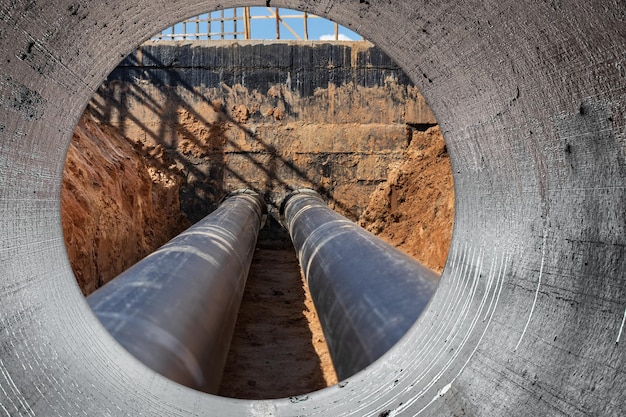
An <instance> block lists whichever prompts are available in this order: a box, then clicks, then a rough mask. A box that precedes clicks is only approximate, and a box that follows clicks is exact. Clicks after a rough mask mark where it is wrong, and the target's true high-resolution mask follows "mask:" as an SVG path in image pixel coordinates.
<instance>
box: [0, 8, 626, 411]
mask: <svg viewBox="0 0 626 417" xmlns="http://www.w3.org/2000/svg"><path fill="white" fill-rule="evenodd" d="M200 3H201V4H200ZM231 4H232V5H234V4H235V3H231V2H227V3H226V4H224V3H223V2H222V3H219V4H218V2H217V1H213V0H208V1H205V2H196V1H188V2H177V3H176V4H171V3H168V2H161V1H152V2H151V1H139V2H137V3H135V4H130V5H129V4H127V3H123V2H121V1H119V0H114V1H110V2H108V4H107V5H106V8H105V6H104V5H102V4H100V3H95V2H91V3H81V4H80V5H78V4H72V5H66V3H65V2H61V3H59V2H55V3H54V4H52V3H45V4H39V3H34V2H31V3H28V4H23V3H19V4H18V3H13V4H12V5H9V4H7V3H5V4H3V5H2V6H1V8H0V11H2V13H1V14H0V16H2V20H3V24H6V25H7V26H8V27H10V26H11V25H13V26H14V27H17V28H20V30H6V31H3V33H2V34H1V36H0V41H1V43H0V46H1V48H2V50H3V52H4V57H5V63H4V64H3V67H2V70H3V72H4V78H3V82H2V83H0V89H1V91H2V95H1V97H2V100H1V101H0V103H1V104H2V106H3V107H4V109H5V110H6V111H5V112H4V114H3V115H2V116H0V119H1V121H2V126H3V128H2V129H1V130H2V132H1V133H2V137H3V144H6V145H7V146H6V147H2V148H0V161H1V163H0V167H9V169H7V170H5V171H4V172H3V180H2V181H3V184H4V186H3V188H2V191H3V200H2V203H0V204H1V205H0V212H1V213H2V214H3V215H4V220H3V222H2V223H0V224H1V227H2V232H3V233H1V234H0V235H1V236H3V239H4V241H3V242H4V243H3V250H2V252H0V263H1V264H2V266H3V271H4V272H3V274H4V277H5V279H4V280H3V282H2V284H1V287H0V288H1V290H2V295H3V303H2V304H3V305H2V307H1V308H0V318H1V321H0V323H2V327H1V330H0V331H1V332H2V334H3V337H2V339H0V347H1V351H2V357H1V359H0V370H1V371H2V376H3V377H2V378H0V386H1V387H2V388H3V389H2V390H0V400H2V401H0V405H1V407H0V408H1V409H2V410H3V412H5V414H7V415H9V416H11V415H20V414H23V415H37V414H39V415H46V414H53V413H59V414H61V413H62V414H65V415H70V414H77V413H86V414H88V415H90V414H91V415H110V416H113V415H206V414H208V413H212V414H214V415H250V416H261V415H276V416H287V415H332V416H342V415H343V416H347V415H356V416H361V415H377V416H379V417H380V416H382V417H384V416H391V415H407V416H408V415H418V414H420V415H453V414H460V413H461V412H465V411H467V413H469V414H473V415H492V416H495V415H503V414H509V415H519V416H523V415H536V414H538V413H542V412H545V413H547V414H553V415H562V414H585V413H587V412H588V413H601V414H606V415H618V412H619V411H620V408H621V407H622V405H623V404H624V403H625V402H626V398H625V395H626V394H624V390H623V387H624V385H625V383H624V377H623V375H625V374H626V372H624V369H625V367H626V365H625V363H624V359H623V358H624V355H623V351H620V350H619V349H623V346H624V343H623V341H622V344H621V345H620V344H619V341H620V340H619V339H620V336H621V334H622V332H621V330H622V329H623V323H624V320H623V317H624V316H625V315H624V307H625V306H624V303H623V299H624V298H623V297H622V295H624V285H623V283H620V281H619V277H620V276H621V275H620V274H621V273H622V271H623V270H624V268H625V266H624V265H623V263H624V259H625V258H626V256H625V254H624V249H623V248H624V247H625V245H624V242H623V235H624V227H623V225H621V224H620V222H621V220H623V211H621V212H620V211H619V210H622V209H623V204H622V203H623V198H624V188H623V186H621V185H620V184H623V180H624V178H625V176H626V175H625V174H624V167H623V159H619V158H623V155H622V153H623V152H622V153H620V152H621V150H622V147H621V144H622V142H620V137H621V136H619V135H620V133H619V132H620V129H623V128H624V126H625V125H626V122H625V121H624V119H623V116H620V112H619V111H618V110H619V109H622V107H620V103H623V102H624V101H625V100H626V97H625V96H624V93H623V88H620V84H619V82H620V80H621V79H622V78H623V77H624V75H623V66H620V65H621V64H620V60H619V56H623V54H624V53H626V47H625V45H626V33H625V31H626V29H624V28H625V27H626V25H624V24H623V22H624V21H625V20H626V17H625V16H626V10H625V9H624V6H623V5H620V4H618V3H610V2H609V1H608V0H607V1H602V0H601V1H597V2H590V3H585V4H576V5H573V6H569V5H565V6H563V5H560V4H556V3H554V4H536V3H535V4H532V7H529V6H530V3H529V4H525V3H522V2H519V1H517V0H516V1H513V0H510V1H507V0H505V1H504V2H500V3H499V4H498V5H497V7H496V6H495V5H490V4H484V3H479V2H477V3H476V4H474V3H473V2H471V1H461V0H460V1H459V2H456V3H450V2H448V3H445V4H432V3H427V2H424V3H423V4H420V5H419V6H420V7H416V5H415V3H414V2H412V1H408V0H407V1H398V2H396V3H394V4H393V5H392V6H389V5H388V4H387V3H385V4H383V3H382V2H376V1H373V0H372V1H360V2H356V1H354V2H326V3H323V4H322V3H321V2H313V1H304V2H298V1H295V0H283V1H273V2H272V6H284V7H289V8H305V9H306V10H307V11H309V12H310V13H313V14H317V15H321V16H327V17H329V18H331V19H333V20H335V21H338V22H339V23H342V24H346V25H347V26H348V27H351V28H354V29H356V30H357V31H359V32H360V33H361V34H362V35H364V36H366V37H367V38H368V39H371V40H372V41H373V42H375V43H376V44H377V45H378V46H379V47H381V48H382V49H383V50H384V51H386V52H387V53H388V54H389V55H390V56H391V57H392V58H394V59H395V60H396V61H397V62H398V63H399V64H400V66H401V67H403V68H404V69H405V71H406V72H407V74H408V75H409V76H410V77H411V78H412V79H413V80H414V82H415V83H416V84H417V85H418V86H419V87H420V88H421V90H422V92H423V94H424V96H425V97H426V98H427V99H428V100H429V102H430V104H431V107H432V108H433V110H434V112H435V114H436V116H437V118H438V120H439V122H440V124H441V125H442V126H443V130H444V134H445V135H446V141H447V144H448V149H449V150H450V154H451V157H452V158H451V159H452V164H453V170H454V175H455V176H454V180H455V191H456V193H455V194H456V203H455V204H456V205H457V208H458V211H457V214H456V218H455V230H454V235H453V243H452V248H451V252H450V255H449V257H448V263H447V266H446V269H445V271H444V276H443V278H442V281H441V284H440V287H439V290H438V291H437V293H436V294H435V297H434V298H433V300H431V306H430V307H429V308H428V310H427V311H426V314H425V315H423V317H421V318H420V319H419V321H418V322H417V323H416V324H415V325H414V327H413V329H412V330H411V331H410V332H409V334H407V335H406V336H405V338H404V339H403V340H402V341H401V342H400V343H399V344H397V345H396V346H395V347H394V348H393V349H392V350H391V351H389V352H388V353H387V354H386V355H385V356H384V357H383V358H381V360H379V361H377V362H376V363H375V364H374V365H372V366H371V367H370V368H368V369H366V370H364V371H363V372H361V373H359V374H357V375H355V376H354V377H352V378H350V379H349V380H347V381H342V382H340V383H339V384H338V385H336V386H333V387H330V388H327V389H324V390H321V391H317V392H313V393H309V394H305V395H302V396H298V397H292V398H287V399H278V400H266V401H243V400H236V399H228V398H222V397H215V396H210V395H203V394H199V393H197V392H195V391H192V390H189V389H185V388H184V387H181V386H178V385H176V384H175V383H172V382H171V381H167V380H165V379H164V378H160V377H158V376H157V375H156V374H154V373H153V372H151V371H149V370H147V369H146V368H144V367H142V365H140V364H139V363H138V362H136V361H134V360H133V358H132V357H131V356H130V355H129V354H127V353H126V352H125V351H123V350H122V349H121V348H120V347H119V346H117V345H115V343H114V342H113V340H112V339H111V337H110V336H108V334H107V333H106V332H105V331H104V329H102V328H101V327H99V326H98V324H97V319H96V318H95V317H93V316H92V315H91V313H90V312H89V308H88V307H87V305H86V303H85V302H84V299H83V298H82V295H81V294H80V292H79V290H78V288H77V286H76V283H75V280H74V279H73V277H72V273H71V268H70V267H69V263H68V260H67V256H66V253H65V248H64V245H63V239H62V232H61V227H60V208H59V204H58V201H59V193H60V178H61V171H62V170H61V167H62V163H63V160H64V158H63V157H64V156H65V149H66V147H67V144H68V143H69V139H70V135H71V130H72V129H73V128H74V126H75V125H76V123H77V121H78V118H79V115H80V112H81V111H82V110H83V109H84V106H85V104H86V103H87V100H88V99H89V98H90V97H91V94H92V93H93V92H94V91H95V89H96V88H97V86H98V85H99V84H100V82H101V81H102V80H103V79H104V78H105V77H106V75H107V74H108V73H109V72H110V71H111V70H112V69H113V68H114V66H115V65H116V64H117V63H118V62H119V61H120V60H121V59H122V58H123V57H124V56H125V54H127V53H129V52H131V49H132V48H133V47H135V46H137V45H138V44H139V43H140V42H141V41H142V40H144V39H147V38H148V36H150V35H151V33H153V32H154V29H153V28H154V26H155V22H157V23H156V24H157V26H159V28H164V27H167V26H169V25H171V24H173V23H175V22H177V21H180V20H182V19H183V18H185V17H187V16H191V15H194V14H197V13H200V12H204V11H206V10H207V9H217V8H218V6H225V7H227V6H230V5H231ZM241 4H246V5H262V4H261V3H260V2H250V1H244V2H241V3H237V5H241ZM67 39H73V42H71V43H70V44H68V42H67ZM466 42H467V43H466ZM591 45H593V47H591ZM91 48H93V49H95V50H96V51H99V52H101V54H100V55H99V56H97V57H95V58H93V57H92V53H91V51H89V49H91ZM559 48H560V49H559ZM444 59H445V60H446V61H445V62H444ZM94 63H95V64H94ZM468 68H469V70H470V71H469V73H470V74H471V75H472V77H471V80H470V81H468V83H467V84H463V83H462V82H461V80H466V77H467V75H464V74H465V73H466V70H467V69H468ZM578 68H586V69H587V70H588V72H585V73H584V74H582V75H581V74H580V72H576V69H578ZM586 75H590V76H589V77H587V78H586V77H585V76H586ZM457 77H458V78H457ZM530 78H532V80H530ZM534 80H537V83H536V84H535V83H534ZM547 89H551V91H554V94H548V95H546V94H544V93H543V91H538V90H547ZM475 109H483V111H484V113H481V114H478V113H473V112H474V110H475ZM622 110H623V109H622ZM622 114H623V112H622ZM573 139H577V141H576V142H574V143H572V144H570V142H567V141H568V140H570V141H572V140H573ZM591 139H593V141H592V140H591ZM594 143H595V144H596V145H594ZM566 145H569V147H568V146H566ZM481 146H482V147H481ZM564 149H565V150H566V151H565V152H563V150H564ZM567 149H569V152H567ZM589 155H592V156H594V158H590V156H589ZM590 159H593V160H592V161H591V162H590ZM597 161H602V162H603V164H602V167H604V170H602V169H601V168H598V167H597V165H595V164H594V163H595V162H597ZM507 164H508V165H507ZM620 164H621V165H620ZM612 181H613V182H612ZM464 187H467V189H468V190H469V191H466V190H464ZM33 190H34V191H33ZM609 191H610V192H609ZM485 208H488V209H489V210H490V211H489V212H488V213H482V212H480V210H485ZM620 213H622V214H620ZM594 216H595V217H594ZM594 218H599V220H593V219H594ZM574 222H577V224H576V225H575V226H573V225H572V223H574ZM579 224H582V225H583V226H579ZM577 232H578V233H579V234H578V235H577V234H576V233H577ZM577 236H578V238H576V237H577ZM593 238H595V242H596V243H595V244H593V243H589V242H593V240H592V239H593ZM567 239H570V240H567ZM585 239H587V240H585ZM486 242H487V243H486ZM585 242H587V243H585ZM568 245H569V246H568ZM594 245H595V246H594ZM620 245H622V246H620ZM620 247H621V249H620ZM568 248H569V249H568ZM570 255H576V256H577V257H574V259H570V257H569V256H570ZM577 269H578V270H577ZM594 271H596V272H594ZM583 275H585V277H589V279H591V280H592V282H593V283H594V284H595V285H593V286H591V287H592V288H590V289H588V288H587V287H586V286H585V285H583V284H584V282H585V281H584V280H583ZM566 278H568V279H569V281H567V282H570V283H571V284H568V285H570V287H567V288H566V289H567V291H568V292H567V294H565V295H567V296H569V298H568V297H563V294H561V296H560V297H561V298H557V296H558V291H557V290H558V285H557V284H559V283H560V282H561V281H559V279H563V280H565V279H566ZM573 286H576V288H572V287H573ZM42 287H43V288H45V291H41V288H42ZM570 290H571V292H569V291H570ZM542 291H543V292H542ZM564 291H565V290H564ZM619 297H622V298H621V300H622V301H620V298H619ZM533 300H534V301H533ZM568 300H570V301H568ZM593 303H597V304H598V305H599V306H600V307H603V308H604V309H605V313H602V314H604V316H601V315H600V314H601V311H602V308H599V309H592V308H590V306H593V305H594V304H593ZM570 304H571V306H570ZM550 323H553V324H552V325H549V324H550ZM599 323H602V325H599ZM620 323H621V324H622V328H620ZM577 326H578V327H577ZM577 329H578V330H579V332H576V330H577ZM618 331H619V333H618ZM418 333H421V335H420V334H418ZM424 335H426V336H425V337H424ZM616 338H617V340H616ZM568 350H569V353H568ZM620 352H621V353H620ZM611 370H612V371H611ZM606 376H609V377H610V378H607V379H606V380H605V379H604V377H606ZM609 379H610V380H612V381H614V382H613V384H612V385H610V386H609V385H607V383H606V381H607V380H609ZM558 381H561V382H563V381H565V382H566V383H567V384H566V385H564V386H566V387H569V388H571V390H570V391H566V390H564V388H559V387H561V386H563V384H561V385H558V384H557V382H558ZM520 387H521V388H520ZM591 388H593V389H591ZM596 388H597V389H596ZM551 389H553V390H552V391H551ZM573 391H576V392H578V393H579V394H573ZM544 395H545V396H544ZM70 399H71V400H70Z"/></svg>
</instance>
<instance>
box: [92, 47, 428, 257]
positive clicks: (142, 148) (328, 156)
mask: <svg viewBox="0 0 626 417" xmlns="http://www.w3.org/2000/svg"><path fill="white" fill-rule="evenodd" d="M89 110H90V111H91V112H92V113H93V114H95V115H96V117H97V118H98V119H99V120H100V121H101V122H103V123H106V124H110V125H112V126H115V127H116V128H117V129H118V130H119V131H120V132H121V133H122V134H123V135H124V136H126V137H127V138H129V139H130V140H131V142H133V143H134V145H135V147H136V149H137V150H138V151H139V152H140V153H142V154H143V156H144V157H145V159H146V160H147V161H148V163H149V164H151V165H152V166H154V167H155V168H156V169H158V170H161V171H163V172H166V173H167V174H168V175H176V176H179V177H181V178H182V181H181V183H182V186H181V189H180V201H181V208H182V210H183V211H184V212H185V214H186V215H187V216H188V218H189V219H190V220H191V221H192V222H195V221H197V220H199V219H200V218H202V217H204V216H205V215H206V214H207V213H209V212H211V211H212V210H214V209H215V208H216V207H217V205H218V204H219V201H220V200H221V199H222V198H223V197H224V196H225V195H226V194H227V193H228V192H230V191H232V190H233V189H236V188H250V189H253V190H255V191H257V192H260V193H262V194H263V195H264V197H265V198H266V200H267V201H268V202H269V211H270V216H269V221H268V225H267V226H266V228H265V230H264V231H263V232H262V236H261V240H262V241H264V242H265V243H266V244H270V245H280V243H279V242H283V243H284V242H288V238H287V236H286V234H285V232H284V231H283V229H282V228H281V227H280V225H279V223H278V206H279V205H280V202H281V201H282V199H283V198H284V196H285V195H286V194H287V193H289V192H290V191H291V189H292V188H293V187H310V188H314V189H316V190H318V191H319V192H320V193H321V194H322V195H323V196H324V197H325V198H326V199H327V201H329V204H330V205H331V207H333V208H334V209H336V210H337V211H339V212H341V213H342V214H344V215H346V216H347V217H349V218H351V219H353V220H357V219H358V218H359V216H360V215H361V214H362V213H363V211H364V210H365V208H366V206H367V204H368V202H369V198H370V195H371V194H372V192H373V191H374V190H375V189H376V187H377V186H379V185H380V184H381V183H383V182H384V181H385V180H386V179H387V173H388V168H389V166H390V165H391V164H393V163H397V162H399V161H400V160H401V159H402V157H403V153H404V151H405V149H406V147H407V145H408V143H409V141H410V138H411V132H410V130H411V129H410V127H409V126H415V125H427V126H429V125H434V124H435V123H436V122H435V119H434V117H433V116H432V113H431V112H430V109H429V108H428V107H427V106H426V104H425V103H424V100H423V98H422V96H421V95H420V94H419V92H418V91H417V89H416V87H414V86H413V85H412V83H411V82H410V80H409V79H408V78H407V77H406V75H404V73H403V72H402V71H401V70H400V69H399V68H398V67H397V66H396V65H395V64H394V63H393V62H392V61H391V60H390V58H388V57H387V56H386V55H384V53H382V51H380V50H379V49H378V48H376V47H375V46H373V45H371V44H369V43H367V42H339V43H328V42H323V43H306V44H302V43H300V44H299V43H296V42H272V43H263V42H255V41H248V42H241V41H239V42H233V41H226V42H211V43H202V42H198V43H193V42H186V43H183V42H178V43H177V42H159V43H147V44H144V45H143V46H142V47H140V48H139V49H138V50H137V51H136V52H135V53H133V54H131V55H130V56H129V57H127V58H126V59H125V60H124V61H123V62H122V63H121V64H120V66H119V67H118V68H117V69H115V70H114V71H113V72H112V73H111V74H110V76H109V77H108V79H107V81H106V82H105V83H104V84H103V85H102V86H101V88H100V89H99V90H98V92H97V94H96V95H95V96H94V98H93V99H92V101H91V102H90V104H89Z"/></svg>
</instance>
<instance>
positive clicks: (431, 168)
mask: <svg viewBox="0 0 626 417" xmlns="http://www.w3.org/2000/svg"><path fill="white" fill-rule="evenodd" d="M411 138H412V139H411V143H410V144H409V147H408V149H407V150H406V153H405V155H404V159H403V160H402V161H401V162H400V163H397V164H395V166H393V167H390V169H389V178H388V179H387V181H386V182H385V183H383V184H381V185H380V186H379V187H378V188H377V189H376V191H375V192H374V193H373V194H372V196H371V199H370V203H369V205H368V206H367V209H366V210H365V212H364V213H363V215H362V216H361V218H360V221H359V223H360V224H361V226H363V227H364V228H366V229H367V230H369V231H371V232H372V233H374V234H376V235H378V236H379V237H381V238H382V239H384V240H386V241H388V242H389V243H391V244H392V245H394V246H396V247H397V248H399V249H401V250H402V251H404V252H406V253H407V254H409V255H411V256H413V257H414V258H416V259H417V260H419V261H420V262H421V263H422V264H423V265H425V266H427V267H428V268H430V269H432V270H434V271H437V272H439V273H441V271H443V267H444V266H445V262H446V259H447V257H448V249H449V247H450V240H451V239H452V225H453V221H454V187H453V182H452V169H451V167H450V157H449V156H448V152H447V150H446V145H445V142H444V140H443V135H442V134H441V130H440V128H439V126H433V127H430V128H428V129H427V130H426V131H420V130H417V129H415V130H413V131H412V135H411Z"/></svg>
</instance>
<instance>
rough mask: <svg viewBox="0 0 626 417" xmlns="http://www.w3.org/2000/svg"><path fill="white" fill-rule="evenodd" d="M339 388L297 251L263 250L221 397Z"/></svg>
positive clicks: (241, 313) (254, 263)
mask: <svg viewBox="0 0 626 417" xmlns="http://www.w3.org/2000/svg"><path fill="white" fill-rule="evenodd" d="M336 382H337V379H336V376H335V371H334V369H333V366H332V362H331V360H330V355H329V353H328V347H327V346H326V341H325V340H324V335H323V333H322V330H321V327H320V324H319V320H318V318H317V313H316V311H315V308H314V306H313V302H312V300H311V296H310V294H309V292H308V289H307V287H306V285H305V283H304V279H303V277H302V275H301V273H300V266H299V264H298V260H297V258H296V255H295V252H294V250H293V249H280V250H274V249H257V250H256V252H255V255H254V258H253V260H252V265H251V267H250V274H249V276H248V281H247V284H246V290H245V292H244V295H243V299H242V303H241V309H240V310H239V316H238V318H237V324H236V326H235V333H234V335H233V340H232V343H231V349H230V352H229V356H228V359H227V362H226V368H225V370H224V376H223V378H222V386H221V387H220V391H219V395H221V396H224V397H232V398H240V399H270V398H283V397H290V396H294V395H300V394H304V393H308V392H311V391H315V390H318V389H321V388H324V387H327V386H329V385H332V384H335V383H336Z"/></svg>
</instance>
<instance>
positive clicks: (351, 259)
mask: <svg viewBox="0 0 626 417" xmlns="http://www.w3.org/2000/svg"><path fill="white" fill-rule="evenodd" d="M281 212H282V215H283V224H284V225H285V227H286V228H287V230H288V231H289V234H290V235H291V239H292V241H293V244H294V246H295V248H296V251H297V253H298V259H299V260H300V265H301V267H302V270H303V272H304V275H305V277H306V280H307V283H308V286H309V289H310V291H311V296H312V298H313V303H314V304H315V308H316V309H317V313H318V316H319V318H320V322H321V325H322V329H323V331H324V335H325V337H326V341H327V343H328V348H329V350H330V354H331V357H332V360H333V364H334V366H335V371H336V372H337V376H338V377H339V379H340V380H341V379H345V378H347V377H349V376H352V375H354V374H355V373H356V372H358V371H360V370H362V369H363V368H365V367H366V366H368V365H369V364H371V363H372V362H374V361H375V360H376V359H378V358H379V357H380V356H381V355H383V354H384V353H385V352H386V351H387V350H389V348H391V347H392V346H393V345H394V344H395V343H396V342H397V341H398V340H399V339H400V338H401V337H402V336H403V335H404V334H405V333H406V331H407V330H409V328H410V327H411V326H412V325H413V323H414V322H415V320H416V319H417V317H418V316H419V315H420V313H421V312H422V311H423V310H424V309H425V307H426V305H427V304H428V301H429V300H430V298H431V296H432V295H433V293H434V291H435V289H436V287H437V278H438V277H437V274H435V273H434V272H432V271H431V270H429V269H428V268H426V267H424V266H422V265H421V264H420V263H419V262H417V261H416V260H414V259H413V258H411V257H410V256H408V255H406V254H404V253H402V252H401V251H399V250H397V249H396V248H394V247H392V246H390V245H389V244H387V243H386V242H384V241H382V240H381V239H379V238H377V237H376V236H374V235H373V234H371V233H369V232H367V231H366V230H364V229H363V228H361V227H359V226H358V225H357V224H355V223H353V222H352V221H350V220H348V219H346V218H345V217H343V216H341V215H340V214H338V213H336V212H335V211H333V210H331V209H330V208H328V206H327V205H326V203H325V202H324V200H323V199H322V198H321V197H320V195H319V194H317V193H316V192H314V191H312V190H306V189H305V190H297V191H295V192H293V193H292V194H290V195H289V196H287V198H286V199H285V200H284V202H283V204H282V207H281Z"/></svg>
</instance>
